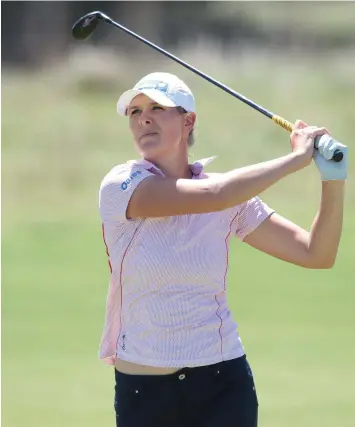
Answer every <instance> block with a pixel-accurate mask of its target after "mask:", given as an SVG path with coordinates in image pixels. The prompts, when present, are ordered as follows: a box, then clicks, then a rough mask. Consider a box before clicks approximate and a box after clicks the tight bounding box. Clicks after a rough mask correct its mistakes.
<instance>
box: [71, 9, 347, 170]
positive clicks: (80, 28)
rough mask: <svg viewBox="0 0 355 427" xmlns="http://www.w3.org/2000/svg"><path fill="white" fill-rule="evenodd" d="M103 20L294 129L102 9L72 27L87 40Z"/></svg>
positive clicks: (337, 152) (336, 157)
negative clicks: (113, 18) (120, 22)
mask: <svg viewBox="0 0 355 427" xmlns="http://www.w3.org/2000/svg"><path fill="white" fill-rule="evenodd" d="M100 20H102V21H104V22H107V23H109V24H111V25H113V26H115V27H117V28H119V29H120V30H122V31H124V32H126V33H128V34H130V35H131V36H133V37H135V38H136V39H138V40H140V41H141V42H143V43H145V44H146V45H148V46H150V47H152V48H153V49H155V50H157V51H158V52H160V53H162V54H163V55H165V56H167V57H168V58H170V59H173V60H174V61H176V62H177V63H179V64H180V65H182V66H184V67H186V68H187V69H189V70H190V71H192V72H193V73H195V74H197V75H199V76H200V77H202V78H204V79H205V80H207V81H209V82H210V83H212V84H214V85H215V86H217V87H219V88H220V89H222V90H224V91H225V92H227V93H229V94H230V95H232V96H234V97H235V98H237V99H239V100H240V101H242V102H244V103H245V104H247V105H249V106H250V107H252V108H253V109H254V110H256V111H259V112H260V113H262V114H264V116H266V117H268V118H270V119H271V120H272V121H273V122H275V123H276V124H278V125H279V126H281V127H283V128H284V129H286V130H288V131H289V132H292V131H293V125H292V123H290V122H289V121H287V120H285V119H284V118H282V117H280V116H278V115H276V114H274V113H272V112H270V111H268V110H266V109H265V108H263V107H261V106H260V105H258V104H256V103H255V102H253V101H251V100H250V99H248V98H246V97H245V96H243V95H241V94H240V93H238V92H236V91H235V90H233V89H230V88H229V87H228V86H226V85H224V84H223V83H221V82H219V81H217V80H215V79H213V78H212V77H210V76H208V75H207V74H205V73H203V72H202V71H200V70H198V69H197V68H195V67H193V66H192V65H189V64H187V63H186V62H184V61H182V60H181V59H179V58H178V57H176V56H175V55H172V54H171V53H169V52H167V51H166V50H164V49H162V48H161V47H159V46H157V45H156V44H154V43H152V42H150V41H149V40H147V39H145V38H144V37H142V36H140V35H139V34H136V33H134V32H133V31H131V30H129V29H128V28H126V27H124V26H123V25H121V24H119V23H118V22H115V21H114V20H112V19H111V18H110V17H109V16H107V15H106V14H104V13H103V12H100V11H95V12H90V13H88V14H86V15H84V16H82V17H81V18H79V19H78V20H77V21H76V22H75V24H74V25H73V27H72V35H73V37H74V38H75V39H77V40H86V39H87V38H89V37H90V36H91V34H92V33H93V32H94V30H95V28H96V27H97V25H98V23H99V21H100ZM323 138H324V139H327V140H329V139H331V140H332V141H333V142H336V141H335V140H334V139H333V138H331V137H330V136H329V135H322V136H318V137H317V138H316V139H315V142H314V144H315V147H316V148H317V147H318V144H319V141H320V139H323ZM343 156H344V155H343V153H342V152H341V151H340V150H338V149H337V150H335V151H334V153H333V157H332V160H333V161H335V162H340V161H341V160H342V159H343Z"/></svg>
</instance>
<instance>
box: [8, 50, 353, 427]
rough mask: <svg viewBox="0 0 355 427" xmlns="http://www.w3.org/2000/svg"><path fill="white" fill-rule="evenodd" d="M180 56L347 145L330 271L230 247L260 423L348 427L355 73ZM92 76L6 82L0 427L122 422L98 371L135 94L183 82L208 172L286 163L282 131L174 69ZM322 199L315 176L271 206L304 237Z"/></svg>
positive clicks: (147, 67)
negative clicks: (116, 194) (103, 219)
mask: <svg viewBox="0 0 355 427" xmlns="http://www.w3.org/2000/svg"><path fill="white" fill-rule="evenodd" d="M151 55H152V57H153V59H154V58H158V57H157V56H154V54H151ZM351 56H352V58H354V55H353V54H352V53H350V54H349V57H351ZM183 57H184V58H185V59H186V60H188V61H191V63H193V64H194V65H195V66H197V67H198V68H202V69H203V70H204V71H205V72H207V73H209V74H211V75H213V76H214V77H215V78H217V79H219V80H220V81H223V82H224V83H226V84H227V85H230V86H231V87H233V88H234V89H236V90H238V91H240V92H241V93H243V94H244V95H246V96H248V97H250V98H251V99H254V100H255V101H256V102H259V103H260V104H261V105H263V106H264V107H266V108H269V109H270V110H272V111H274V112H275V113H277V114H279V115H282V116H284V117H285V118H287V119H288V120H290V121H295V120H296V119H298V118H301V119H303V120H305V121H309V122H310V123H311V124H319V125H325V126H327V127H328V128H329V129H330V130H331V132H332V133H333V135H334V136H335V137H336V138H338V139H339V140H340V141H342V142H343V143H345V144H347V145H348V146H350V149H351V151H350V153H351V156H352V158H351V159H350V178H349V180H348V183H347V194H346V207H345V220H344V233H343V237H342V240H341V246H340V251H339V256H338V260H337V263H336V265H335V267H334V268H333V269H332V270H330V271H308V270H303V269H301V268H296V267H294V266H291V265H287V264H286V263H283V262H281V261H277V260H274V259H271V258H270V257H267V256H266V255H263V254H261V253H258V252H257V251H255V250H252V249H250V248H249V247H247V246H246V245H243V244H241V243H240V242H238V241H235V242H233V245H232V252H231V256H230V260H231V262H230V272H229V296H228V298H229V301H230V304H231V308H232V311H233V313H234V315H235V318H236V320H237V321H238V322H239V325H240V333H241V336H242V339H243V342H244V345H245V347H246V351H247V354H248V357H249V360H250V362H251V364H252V367H253V370H254V374H255V378H256V385H257V390H258V394H259V402H260V423H259V424H260V426H262V427H281V426H282V427H285V426H287V427H300V426H305V427H310V426H312V427H354V426H355V409H354V402H355V368H354V362H355V333H354V329H355V328H354V326H355V314H354V312H355V310H354V301H355V286H354V279H353V276H354V273H353V272H354V262H355V257H354V250H353V248H352V246H351V245H352V244H353V242H354V238H355V190H354V184H353V183H354V178H353V174H354V172H355V163H354V154H353V152H354V149H355V145H354V133H353V131H352V129H353V125H354V93H355V89H354V88H355V64H354V63H351V62H350V63H349V62H346V64H345V59H344V61H343V63H340V62H339V61H333V60H331V59H329V58H324V57H323V58H322V57H320V58H317V61H316V60H315V59H311V58H305V57H303V58H302V61H301V60H300V57H299V56H297V55H294V57H293V56H292V55H290V56H289V57H288V58H287V59H285V58H278V57H272V58H268V57H266V55H262V54H259V55H257V56H252V55H242V56H241V57H240V59H239V61H232V60H231V61H230V62H229V63H228V67H227V64H226V63H223V61H224V59H225V58H217V57H216V59H213V60H211V59H210V57H209V56H207V57H206V55H202V54H200V53H198V52H190V53H189V52H187V51H186V53H185V54H184V55H183ZM218 59H219V63H220V64H223V66H222V65H220V66H219V67H218V66H217V65H216V64H217V63H218ZM138 64H139V65H138ZM86 67H87V70H90V69H93V68H95V70H96V71H95V73H96V74H95V75H93V76H90V72H87V75H86V78H85V79H83V78H80V76H79V74H80V73H79V72H78V70H77V69H76V68H75V66H73V65H70V64H69V65H68V64H67V65H65V66H62V67H61V68H56V69H52V70H48V71H43V73H36V74H28V75H24V74H18V73H16V72H14V71H12V72H6V70H3V76H2V206H3V209H2V322H3V323H2V422H3V424H2V425H3V426H4V427H22V426H26V427H49V426H50V427H63V426H65V427H84V426H85V427H99V426H100V427H103V426H113V425H114V416H113V387H114V384H113V379H114V378H113V370H112V369H111V368H109V367H107V366H105V365H104V364H103V363H102V362H100V361H98V359H97V352H98V344H99V340H100V337H101V330H102V326H103V320H104V309H105V302H106V292H107V286H108V280H109V270H108V265H107V259H106V254H105V249H104V244H103V242H102V238H101V224H100V218H99V215H98V187H99V184H100V181H101V179H102V177H103V176H104V175H105V173H106V172H107V171H108V170H109V169H110V168H111V167H112V166H113V165H115V164H117V163H120V162H123V161H125V160H128V159H132V158H135V157H136V154H135V152H134V150H133V147H132V144H131V142H130V136H129V133H128V130H127V125H126V123H125V120H124V119H122V118H119V117H118V116H117V115H116V113H115V104H116V100H117V96H118V95H119V93H120V91H121V90H123V89H125V88H126V85H127V86H130V85H132V84H133V83H135V79H136V78H137V77H141V76H142V75H144V74H146V73H148V72H150V71H155V70H158V69H160V70H164V71H171V72H174V73H177V74H179V75H180V76H182V77H183V78H185V79H186V82H187V83H188V84H189V85H190V86H191V88H192V89H193V90H194V92H195V94H196V99H197V106H198V127H197V134H198V138H197V144H196V146H195V147H194V148H193V150H192V153H191V156H192V160H194V159H198V158H202V157H207V156H210V155H214V154H215V155H217V156H218V158H217V160H216V161H215V162H214V164H212V165H210V166H209V167H208V170H209V171H226V170H228V169H230V168H235V167H239V166H243V165H246V164H250V163H253V162H260V161H264V160H267V159H270V158H272V157H275V156H278V155H282V154H284V153H287V152H288V151H289V146H288V134H287V133H286V132H285V131H284V130H282V129H281V128H279V127H277V126H276V125H274V124H273V123H271V122H270V121H269V120H268V119H266V118H264V117H262V116H261V115H259V113H256V112H254V111H252V110H251V109H249V108H248V107H247V106H245V105H243V104H241V103H239V102H237V101H236V100H234V99H233V98H232V97H231V96H229V95H227V94H225V93H223V92H222V91H221V90H219V89H217V88H215V87H213V86H212V85H210V84H208V83H207V82H205V81H203V80H201V79H199V78H197V77H196V76H194V75H192V74H191V73H189V72H187V71H186V70H183V69H182V68H181V67H179V66H177V65H174V64H171V63H170V62H169V61H167V60H163V59H160V63H159V66H153V65H152V63H149V62H148V61H140V62H139V63H136V65H135V66H133V65H132V67H130V63H129V62H127V63H126V65H125V67H126V68H125V69H123V68H122V67H123V66H122V62H121V65H120V66H118V65H117V66H116V65H115V64H113V65H112V64H109V65H108V63H107V62H105V63H102V64H101V65H100V66H99V67H97V64H95V67H94V65H93V63H91V62H90V60H89V61H88V62H87V64H86ZM110 67H111V68H110ZM97 70H99V71H97ZM108 70H111V72H109V71H108ZM127 70H130V72H129V74H127V75H126V76H125V77H124V75H125V72H126V71H127ZM319 189H320V182H319V177H318V172H317V170H316V168H315V167H314V166H312V167H310V168H308V169H307V170H304V171H302V172H300V173H298V174H297V175H294V176H292V177H289V178H287V179H286V180H284V181H283V182H281V183H279V184H278V185H276V186H275V187H273V188H272V189H271V190H269V191H267V192H265V193H264V194H263V195H262V198H263V199H264V200H265V201H266V202H267V203H268V204H269V205H270V206H272V207H273V208H275V209H276V210H277V211H278V212H279V213H281V214H283V215H285V216H287V217H288V218H290V219H291V220H294V221H296V222H298V223H299V224H300V225H302V226H304V227H309V226H310V224H311V222H312V220H313V217H314V215H315V213H316V209H317V204H318V201H319ZM142 427H143V426H142ZM162 427H163V426H162ZM165 427H169V426H165ZM216 427H218V426H216Z"/></svg>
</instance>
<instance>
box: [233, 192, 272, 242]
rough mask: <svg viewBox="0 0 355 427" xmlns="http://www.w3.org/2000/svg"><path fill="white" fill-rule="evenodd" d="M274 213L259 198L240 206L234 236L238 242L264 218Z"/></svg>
mask: <svg viewBox="0 0 355 427" xmlns="http://www.w3.org/2000/svg"><path fill="white" fill-rule="evenodd" d="M274 212H275V211H274V210H273V209H271V208H270V207H269V206H268V205H267V204H266V203H264V202H263V201H262V200H261V199H260V198H259V197H253V198H252V199H250V200H248V201H247V202H245V203H243V204H241V205H240V210H239V213H238V216H237V229H236V233H235V234H236V236H237V237H238V238H239V239H240V240H244V238H245V237H246V236H247V235H248V234H250V233H251V232H252V231H254V230H255V229H256V228H257V227H258V226H259V225H260V224H261V223H262V222H263V221H264V220H265V219H266V218H268V217H269V216H270V215H271V214H272V213H274Z"/></svg>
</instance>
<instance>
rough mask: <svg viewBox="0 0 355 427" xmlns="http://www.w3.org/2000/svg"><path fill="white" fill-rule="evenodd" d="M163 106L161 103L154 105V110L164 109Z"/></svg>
mask: <svg viewBox="0 0 355 427" xmlns="http://www.w3.org/2000/svg"><path fill="white" fill-rule="evenodd" d="M162 109H163V107H161V106H160V105H154V107H153V110H162Z"/></svg>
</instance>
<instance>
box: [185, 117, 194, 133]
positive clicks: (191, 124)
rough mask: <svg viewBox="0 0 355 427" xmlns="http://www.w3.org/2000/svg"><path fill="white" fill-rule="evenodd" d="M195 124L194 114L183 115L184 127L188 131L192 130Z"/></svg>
mask: <svg viewBox="0 0 355 427" xmlns="http://www.w3.org/2000/svg"><path fill="white" fill-rule="evenodd" d="M195 122H196V114H195V113H187V114H185V126H186V127H188V128H189V129H190V130H191V129H193V127H194V125H195Z"/></svg>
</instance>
